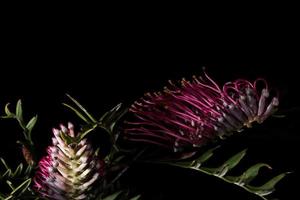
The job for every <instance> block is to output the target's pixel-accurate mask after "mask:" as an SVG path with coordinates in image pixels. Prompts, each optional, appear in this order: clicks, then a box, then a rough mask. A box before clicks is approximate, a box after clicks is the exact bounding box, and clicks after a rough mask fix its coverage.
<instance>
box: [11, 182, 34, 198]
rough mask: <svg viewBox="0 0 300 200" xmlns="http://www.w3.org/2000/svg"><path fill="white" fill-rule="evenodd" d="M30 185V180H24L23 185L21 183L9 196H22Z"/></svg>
mask: <svg viewBox="0 0 300 200" xmlns="http://www.w3.org/2000/svg"><path fill="white" fill-rule="evenodd" d="M30 183H31V179H27V180H25V181H24V182H23V183H21V184H20V185H19V186H18V187H17V188H16V189H14V190H13V191H12V192H11V195H14V196H18V195H20V194H22V193H23V192H25V190H27V188H28V187H29V185H30Z"/></svg>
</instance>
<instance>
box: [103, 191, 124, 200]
mask: <svg viewBox="0 0 300 200" xmlns="http://www.w3.org/2000/svg"><path fill="white" fill-rule="evenodd" d="M121 192H122V191H119V192H115V193H113V194H111V195H109V196H107V197H105V198H104V199H103V200H116V199H117V198H118V196H119V195H120V194H121Z"/></svg>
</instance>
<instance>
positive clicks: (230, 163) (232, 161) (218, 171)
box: [201, 149, 247, 177]
mask: <svg viewBox="0 0 300 200" xmlns="http://www.w3.org/2000/svg"><path fill="white" fill-rule="evenodd" d="M246 151H247V150H246V149H245V150H243V151H241V152H239V153H237V154H235V155H234V156H232V157H231V158H229V159H228V160H227V161H225V162H224V163H223V164H222V165H221V166H220V167H217V168H208V167H202V168H201V169H202V170H204V171H206V172H208V173H209V174H213V175H215V176H219V177H223V176H225V175H226V174H227V172H228V171H229V170H231V169H232V168H234V167H235V166H236V165H237V164H239V162H240V161H241V160H242V158H243V157H244V156H245V155H246Z"/></svg>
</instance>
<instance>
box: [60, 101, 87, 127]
mask: <svg viewBox="0 0 300 200" xmlns="http://www.w3.org/2000/svg"><path fill="white" fill-rule="evenodd" d="M63 105H64V106H66V107H67V108H69V109H71V110H72V111H73V112H75V113H76V115H77V116H78V117H80V118H81V119H82V120H83V121H85V122H86V123H87V124H90V123H91V122H90V121H89V120H88V119H87V118H85V117H84V116H83V114H82V113H81V112H79V111H78V110H77V109H76V108H74V107H72V106H70V105H69V104H66V103H63Z"/></svg>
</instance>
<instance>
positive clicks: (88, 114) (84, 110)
mask: <svg viewBox="0 0 300 200" xmlns="http://www.w3.org/2000/svg"><path fill="white" fill-rule="evenodd" d="M66 95H67V97H69V98H70V99H71V100H72V101H73V102H74V103H75V104H76V105H77V106H78V108H80V110H81V111H83V112H84V113H85V114H86V116H87V117H88V118H89V119H90V120H91V121H92V122H93V123H96V122H97V120H95V118H94V117H92V115H91V114H90V113H89V112H88V111H87V110H86V109H85V108H84V107H83V106H82V105H81V104H80V103H79V102H78V101H77V100H76V99H74V98H73V97H71V96H70V95H69V94H66Z"/></svg>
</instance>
